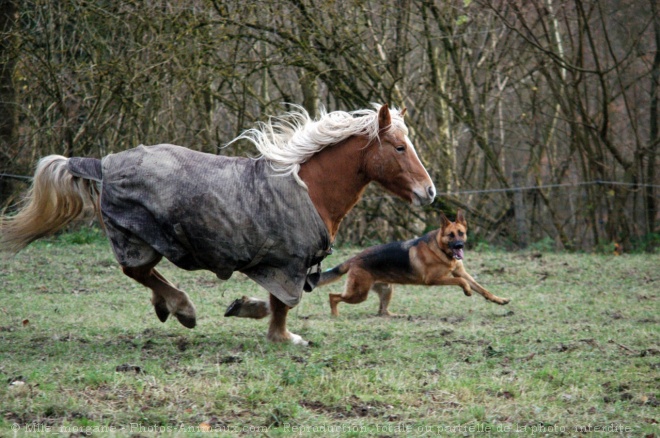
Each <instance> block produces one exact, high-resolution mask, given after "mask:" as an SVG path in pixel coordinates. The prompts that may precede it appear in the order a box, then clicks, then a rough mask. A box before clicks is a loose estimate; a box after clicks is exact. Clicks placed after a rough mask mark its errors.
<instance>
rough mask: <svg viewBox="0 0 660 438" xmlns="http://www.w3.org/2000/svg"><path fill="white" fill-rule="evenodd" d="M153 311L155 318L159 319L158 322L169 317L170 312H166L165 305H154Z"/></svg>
mask: <svg viewBox="0 0 660 438" xmlns="http://www.w3.org/2000/svg"><path fill="white" fill-rule="evenodd" d="M154 310H156V316H157V317H158V319H160V322H165V321H167V317H169V316H170V311H169V310H167V306H166V305H165V303H159V304H155V305H154Z"/></svg>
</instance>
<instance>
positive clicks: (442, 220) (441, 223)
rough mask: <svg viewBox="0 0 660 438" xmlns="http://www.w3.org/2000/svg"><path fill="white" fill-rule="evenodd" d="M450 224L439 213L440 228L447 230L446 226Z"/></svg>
mask: <svg viewBox="0 0 660 438" xmlns="http://www.w3.org/2000/svg"><path fill="white" fill-rule="evenodd" d="M450 223H451V221H450V220H449V219H447V216H445V214H444V213H443V212H442V211H441V212H440V225H442V228H443V229H444V228H447V226H448V225H449V224H450Z"/></svg>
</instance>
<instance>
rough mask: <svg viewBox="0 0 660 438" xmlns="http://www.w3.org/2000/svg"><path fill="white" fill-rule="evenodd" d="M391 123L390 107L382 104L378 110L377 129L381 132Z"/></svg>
mask: <svg viewBox="0 0 660 438" xmlns="http://www.w3.org/2000/svg"><path fill="white" fill-rule="evenodd" d="M391 125H392V116H390V108H389V107H388V106H387V104H384V105H383V106H381V107H380V109H379V110H378V131H379V132H382V131H384V130H386V129H389V128H390V126H391Z"/></svg>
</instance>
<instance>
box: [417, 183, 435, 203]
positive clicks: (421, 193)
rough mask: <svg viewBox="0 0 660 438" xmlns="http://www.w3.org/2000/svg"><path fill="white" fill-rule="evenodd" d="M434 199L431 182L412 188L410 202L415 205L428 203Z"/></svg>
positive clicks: (433, 188) (433, 187) (433, 189)
mask: <svg viewBox="0 0 660 438" xmlns="http://www.w3.org/2000/svg"><path fill="white" fill-rule="evenodd" d="M434 199H435V186H434V185H433V184H431V185H429V186H426V187H423V188H422V187H420V188H416V189H414V190H413V199H412V204H413V205H415V206H421V205H429V204H430V203H432V202H433V200H434Z"/></svg>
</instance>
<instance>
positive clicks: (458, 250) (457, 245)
mask: <svg viewBox="0 0 660 438" xmlns="http://www.w3.org/2000/svg"><path fill="white" fill-rule="evenodd" d="M464 247H465V243H464V242H463V241H460V240H459V241H456V242H453V243H452V244H451V245H450V246H449V248H450V249H451V255H452V256H453V257H454V259H455V260H463V248H464Z"/></svg>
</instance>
